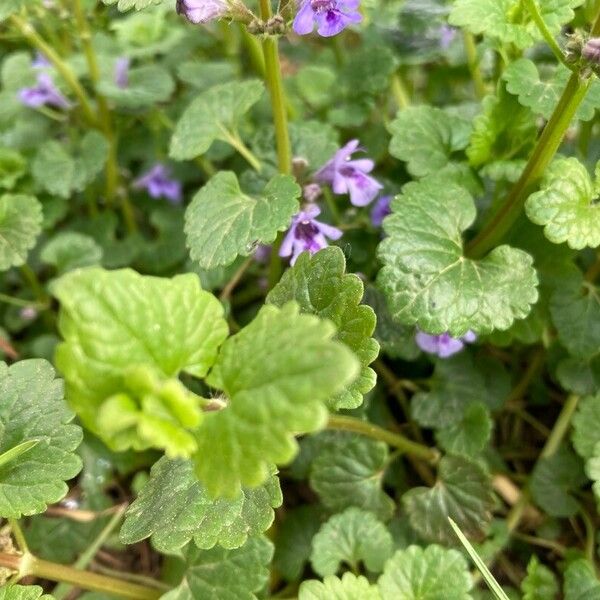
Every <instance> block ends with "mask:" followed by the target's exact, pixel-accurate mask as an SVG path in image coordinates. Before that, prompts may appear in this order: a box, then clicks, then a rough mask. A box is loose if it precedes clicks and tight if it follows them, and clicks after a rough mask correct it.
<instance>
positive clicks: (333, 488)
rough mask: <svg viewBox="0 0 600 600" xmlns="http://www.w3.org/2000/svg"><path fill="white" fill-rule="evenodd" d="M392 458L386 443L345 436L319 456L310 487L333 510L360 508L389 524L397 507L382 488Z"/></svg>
mask: <svg viewBox="0 0 600 600" xmlns="http://www.w3.org/2000/svg"><path fill="white" fill-rule="evenodd" d="M388 459H389V456H388V448H387V445H386V444H384V443H382V442H375V441H373V440H370V439H368V438H365V437H362V436H357V435H348V436H344V437H343V438H341V439H340V440H339V443H336V444H332V445H331V446H326V447H325V448H324V449H323V450H322V451H321V452H319V453H318V454H317V456H316V458H315V459H314V461H313V463H312V466H311V470H310V486H311V487H312V488H313V490H315V492H317V494H318V495H319V498H320V499H321V502H322V503H323V505H324V506H326V507H327V508H329V509H330V510H331V511H334V512H339V511H342V510H344V509H346V508H348V507H349V506H356V507H358V508H361V509H363V510H367V511H369V512H372V513H373V514H375V515H376V516H377V517H378V518H379V519H381V520H382V521H387V520H389V519H390V518H391V516H392V514H393V512H394V508H395V504H394V501H393V500H392V499H391V498H390V497H389V496H388V495H387V494H386V493H385V492H384V491H383V489H382V485H383V476H384V474H385V469H386V467H387V464H388Z"/></svg>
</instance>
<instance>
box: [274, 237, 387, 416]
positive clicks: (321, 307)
mask: <svg viewBox="0 0 600 600" xmlns="http://www.w3.org/2000/svg"><path fill="white" fill-rule="evenodd" d="M345 269H346V259H345V258H344V253H343V252H342V250H341V249H340V248H337V247H330V248H325V249H323V250H321V251H320V252H317V253H316V254H315V255H314V256H312V257H311V256H310V254H309V253H308V252H306V253H303V254H302V255H301V256H300V257H299V258H298V260H297V261H296V264H295V265H294V266H293V267H292V268H291V269H288V270H287V271H286V272H285V273H284V274H283V277H282V278H281V280H280V281H279V283H278V284H277V285H276V286H275V287H274V288H273V290H272V291H271V292H270V293H269V295H268V296H267V302H268V303H271V304H275V305H276V306H283V304H285V303H286V302H289V301H290V300H295V301H296V302H298V304H299V305H300V309H301V310H302V312H305V313H311V314H314V315H317V316H319V317H321V318H322V319H329V320H330V321H332V322H333V324H334V325H335V326H336V327H337V330H338V333H337V336H336V339H337V340H339V341H340V342H343V343H344V344H346V345H347V346H348V347H349V348H350V350H352V351H353V352H354V353H355V354H356V356H357V357H358V359H359V360H360V362H361V366H362V371H361V374H360V377H359V378H358V379H357V380H356V381H355V382H354V383H353V384H352V385H351V386H349V387H348V388H347V389H345V390H344V391H343V392H342V393H341V394H339V395H337V396H335V397H334V398H331V399H330V400H329V401H328V403H327V404H328V406H329V407H330V408H331V409H333V410H338V409H340V408H356V407H358V406H360V405H361V404H362V401H363V394H366V393H367V392H369V391H370V390H371V389H372V388H373V387H374V386H375V381H376V375H375V372H374V371H373V369H371V368H370V367H369V364H371V362H373V360H375V358H377V354H378V352H379V345H378V344H377V342H376V341H375V340H374V339H373V338H372V335H373V331H374V329H375V321H376V317H375V313H374V312H373V310H372V309H371V307H369V306H365V305H364V304H360V302H361V300H362V296H363V290H364V287H363V283H362V281H361V280H360V278H359V277H357V276H356V275H353V274H346V273H345Z"/></svg>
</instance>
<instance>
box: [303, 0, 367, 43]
mask: <svg viewBox="0 0 600 600" xmlns="http://www.w3.org/2000/svg"><path fill="white" fill-rule="evenodd" d="M359 5H360V0H301V4H300V10H299V11H298V14H296V18H295V19H294V25H293V27H294V31H295V32H296V33H297V34H298V35H306V34H308V33H312V30H313V29H314V27H315V25H316V26H317V33H318V34H319V35H322V36H323V37H331V36H332V35H337V34H338V33H340V31H342V30H343V29H345V28H346V27H347V26H348V25H350V24H352V23H360V22H361V21H362V15H361V14H360V12H358V7H359Z"/></svg>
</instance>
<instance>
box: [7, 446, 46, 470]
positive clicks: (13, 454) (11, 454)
mask: <svg viewBox="0 0 600 600" xmlns="http://www.w3.org/2000/svg"><path fill="white" fill-rule="evenodd" d="M39 443H40V440H28V441H27V442H23V443H22V444H17V445H16V446H15V447H14V448H11V449H10V450H7V451H6V452H4V453H2V454H0V467H3V466H4V465H6V464H8V463H9V462H11V461H12V460H15V458H18V457H19V456H21V455H22V454H25V452H29V450H31V449H32V448H33V447H34V446H37V445H38V444H39Z"/></svg>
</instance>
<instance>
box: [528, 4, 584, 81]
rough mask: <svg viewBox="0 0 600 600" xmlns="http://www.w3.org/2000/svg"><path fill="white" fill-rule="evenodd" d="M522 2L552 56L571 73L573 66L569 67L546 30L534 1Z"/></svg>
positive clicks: (552, 37)
mask: <svg viewBox="0 0 600 600" xmlns="http://www.w3.org/2000/svg"><path fill="white" fill-rule="evenodd" d="M523 1H524V4H525V6H526V7H527V10H528V11H529V14H530V15H531V18H532V19H533V22H534V23H535V25H536V27H537V28H538V30H539V32H540V33H541V34H542V37H543V38H544V40H545V41H546V43H547V44H548V46H550V50H552V53H553V54H554V56H556V58H557V59H558V60H559V61H560V62H561V63H562V64H563V65H565V67H567V68H568V69H570V70H571V71H572V70H573V69H574V67H573V65H570V64H569V63H568V62H567V60H566V58H565V55H564V54H563V51H562V50H561V49H560V46H559V45H558V43H557V42H556V40H555V39H554V36H553V35H552V33H551V32H550V30H549V29H548V26H547V25H546V21H544V18H543V17H542V14H541V13H540V9H539V7H538V5H537V2H536V0H523Z"/></svg>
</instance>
